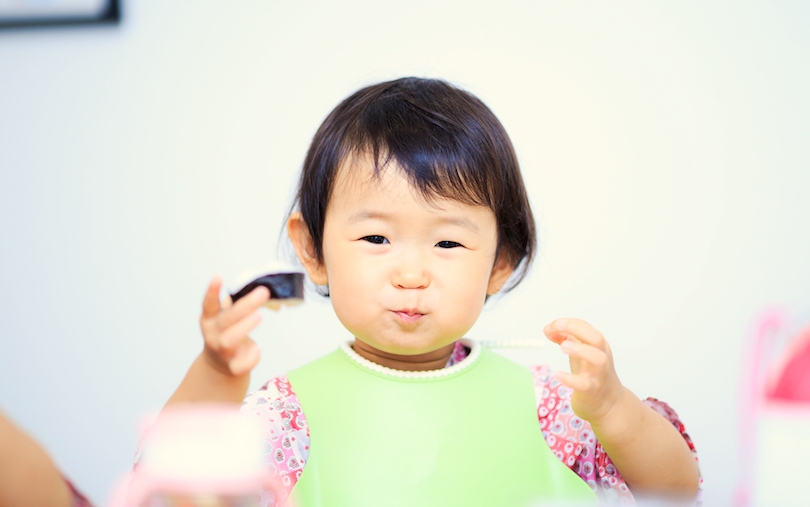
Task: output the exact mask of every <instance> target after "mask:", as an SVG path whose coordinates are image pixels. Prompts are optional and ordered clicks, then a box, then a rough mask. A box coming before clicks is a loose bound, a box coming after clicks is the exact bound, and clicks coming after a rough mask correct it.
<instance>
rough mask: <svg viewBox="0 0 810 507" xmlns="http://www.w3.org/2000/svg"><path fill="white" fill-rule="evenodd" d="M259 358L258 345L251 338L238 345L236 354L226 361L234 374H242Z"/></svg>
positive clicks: (254, 364) (257, 362) (253, 365)
mask: <svg viewBox="0 0 810 507" xmlns="http://www.w3.org/2000/svg"><path fill="white" fill-rule="evenodd" d="M260 358H261V351H260V350H259V346H258V345H256V343H255V342H254V341H253V340H247V341H245V342H243V343H242V344H240V345H239V350H237V352H236V355H235V356H234V358H233V359H231V360H230V361H229V362H228V368H229V369H230V370H231V373H232V374H234V375H236V376H240V375H244V374H245V373H247V372H249V371H250V370H252V369H253V367H255V366H256V365H257V364H259V359H260Z"/></svg>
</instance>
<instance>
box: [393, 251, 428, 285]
mask: <svg viewBox="0 0 810 507" xmlns="http://www.w3.org/2000/svg"><path fill="white" fill-rule="evenodd" d="M399 261H400V262H398V263H397V264H398V266H397V268H396V269H395V271H394V276H393V279H392V283H393V284H394V285H395V286H396V287H399V288H401V289H423V288H425V287H427V286H428V285H429V283H430V278H429V276H428V273H427V269H426V268H425V264H424V262H423V261H422V259H420V257H419V255H408V254H405V255H402V256H400V259H399Z"/></svg>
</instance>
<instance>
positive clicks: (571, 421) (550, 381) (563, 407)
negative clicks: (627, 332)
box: [531, 365, 702, 505]
mask: <svg viewBox="0 0 810 507" xmlns="http://www.w3.org/2000/svg"><path fill="white" fill-rule="evenodd" d="M531 371H532V376H533V377H534V388H535V398H536V400H537V418H538V420H539V422H540V429H541V430H542V431H543V436H544V437H545V438H546V442H547V443H548V445H549V447H550V448H551V451H552V452H553V453H554V454H555V455H556V456H557V457H558V458H559V459H560V461H562V462H563V463H565V464H566V465H567V466H568V467H569V468H570V469H571V470H573V471H574V472H575V473H576V474H577V475H579V476H580V477H581V478H582V480H584V481H585V482H587V483H588V485H589V486H590V487H591V489H593V490H594V492H596V494H597V496H599V498H600V499H602V500H603V501H608V502H610V503H615V504H619V505H632V504H634V503H635V501H634V499H633V494H632V493H631V492H630V489H629V488H628V487H627V483H626V482H625V481H624V479H623V478H622V476H621V474H620V473H619V471H618V470H617V469H616V467H615V466H614V465H613V462H612V461H611V460H610V457H609V456H608V455H607V454H606V453H605V450H604V449H603V448H602V444H600V443H599V442H597V440H596V437H595V436H594V434H593V431H592V430H591V425H590V424H589V423H588V422H587V421H584V420H583V419H580V418H579V417H577V415H576V414H575V413H574V411H573V409H572V408H571V401H570V400H571V394H573V393H572V390H571V389H569V388H568V387H566V386H564V385H562V384H561V383H560V382H559V381H557V380H556V379H555V378H554V376H553V375H552V373H551V371H550V369H549V367H548V366H545V365H542V366H533V367H531ZM644 403H645V404H646V405H647V406H649V407H651V408H652V409H653V410H655V411H656V412H658V413H659V414H661V415H662V416H663V417H664V418H665V419H667V420H668V421H669V422H671V423H672V424H673V425H674V426H675V427H676V428H677V429H678V431H680V433H681V436H683V438H684V440H685V441H686V443H687V445H689V448H690V449H691V450H692V453H693V455H694V456H695V459H697V453H696V451H695V446H694V444H693V443H692V439H691V438H689V435H688V434H687V433H686V429H685V427H684V425H683V423H682V422H681V421H680V419H679V418H678V414H676V413H675V411H674V410H672V408H670V407H669V405H667V404H666V403H664V402H662V401H658V400H656V399H655V398H647V399H646V400H644ZM701 482H702V480H701Z"/></svg>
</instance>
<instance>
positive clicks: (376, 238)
mask: <svg viewBox="0 0 810 507" xmlns="http://www.w3.org/2000/svg"><path fill="white" fill-rule="evenodd" d="M360 239H362V240H363V241H368V242H369V243H374V244H375V245H382V244H384V243H388V240H387V239H386V238H385V236H377V235H372V236H363V237H362V238H360Z"/></svg>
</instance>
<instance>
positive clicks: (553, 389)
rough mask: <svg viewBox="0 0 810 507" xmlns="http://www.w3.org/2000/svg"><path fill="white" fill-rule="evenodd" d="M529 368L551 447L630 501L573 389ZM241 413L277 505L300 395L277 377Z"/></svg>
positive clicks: (304, 434)
mask: <svg viewBox="0 0 810 507" xmlns="http://www.w3.org/2000/svg"><path fill="white" fill-rule="evenodd" d="M468 353H469V349H467V348H466V347H464V346H463V344H462V343H461V342H457V343H456V347H455V349H454V350H453V353H452V355H451V357H450V361H448V363H447V366H446V367H450V366H452V365H454V364H456V363H458V362H459V361H461V360H463V359H464V358H465V357H466V356H467V354H468ZM530 370H531V372H532V378H533V379H534V390H535V400H536V402H537V419H538V422H539V425H540V430H541V431H542V432H543V436H544V437H545V439H546V442H547V443H548V445H549V447H550V448H551V450H552V452H553V453H554V454H555V455H556V456H557V457H558V458H559V459H560V461H562V462H563V463H565V465H566V466H568V467H569V468H570V469H572V470H573V471H574V472H575V473H576V474H577V475H578V476H579V477H580V478H582V480H584V481H585V482H586V483H587V484H588V485H589V486H590V487H591V489H593V490H594V491H595V492H596V493H597V496H599V498H600V499H602V500H603V501H607V502H610V503H614V504H620V505H631V504H633V503H634V499H633V495H632V493H631V492H630V490H629V488H628V487H627V484H626V483H625V481H624V479H622V476H621V474H620V473H619V471H618V470H617V469H616V467H615V466H614V465H613V462H612V461H611V460H610V457H609V456H608V455H607V454H606V453H605V450H604V449H603V448H602V445H601V444H599V442H597V440H596V437H595V436H594V434H593V431H591V426H590V424H589V423H588V422H587V421H584V420H582V419H580V418H579V417H577V416H576V414H574V411H573V410H572V409H571V402H570V400H571V394H572V391H571V389H569V388H568V387H566V386H564V385H562V384H561V383H560V382H558V381H557V380H556V379H555V378H554V376H553V374H552V372H551V371H550V369H549V367H548V366H533V367H530ZM644 403H645V404H647V405H648V406H649V407H651V408H652V409H653V410H655V411H656V412H658V413H659V414H661V415H662V416H663V417H664V418H666V419H667V420H668V421H670V422H671V423H672V424H673V425H674V426H675V427H676V428H677V429H678V431H680V433H681V435H682V436H683V438H684V440H685V441H686V443H687V444H688V445H689V448H690V449H691V450H692V453H693V454H694V455H695V459H697V453H696V451H695V446H694V445H693V443H692V440H691V439H690V438H689V435H688V434H687V433H686V430H685V428H684V425H683V423H681V421H680V419H679V418H678V415H677V414H676V413H675V411H674V410H672V408H670V407H669V405H667V404H666V403H664V402H662V401H658V400H656V399H654V398H647V399H646V400H644ZM242 412H244V413H250V414H254V415H255V416H256V417H257V418H258V419H259V421H260V422H261V424H262V427H263V429H264V431H265V445H266V448H265V450H264V453H265V460H266V463H267V466H268V467H270V468H271V469H272V470H273V471H274V472H275V473H276V474H277V475H278V476H279V477H281V481H282V484H283V485H284V488H285V490H284V491H282V492H281V497H282V498H273V497H272V496H270V495H268V496H267V497H265V498H263V499H262V505H266V506H268V507H272V506H275V505H281V504H283V502H284V501H285V500H286V498H287V496H288V495H289V493H290V491H291V490H292V488H293V486H294V485H295V483H296V482H297V481H298V478H299V477H300V476H301V473H302V471H303V469H304V466H305V465H306V462H307V458H308V456H309V442H310V436H309V428H308V427H307V422H306V418H305V417H304V413H303V411H302V410H301V406H300V404H299V403H298V398H297V396H296V395H295V392H294V391H293V389H292V387H291V386H290V383H289V382H288V381H287V378H286V377H285V376H279V377H276V378H273V379H271V380H269V381H268V382H267V383H266V384H264V385H263V386H262V387H261V388H259V389H258V390H256V391H254V392H252V393H250V394H248V396H247V397H246V398H245V400H244V402H243V403H242ZM701 482H702V480H701Z"/></svg>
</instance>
